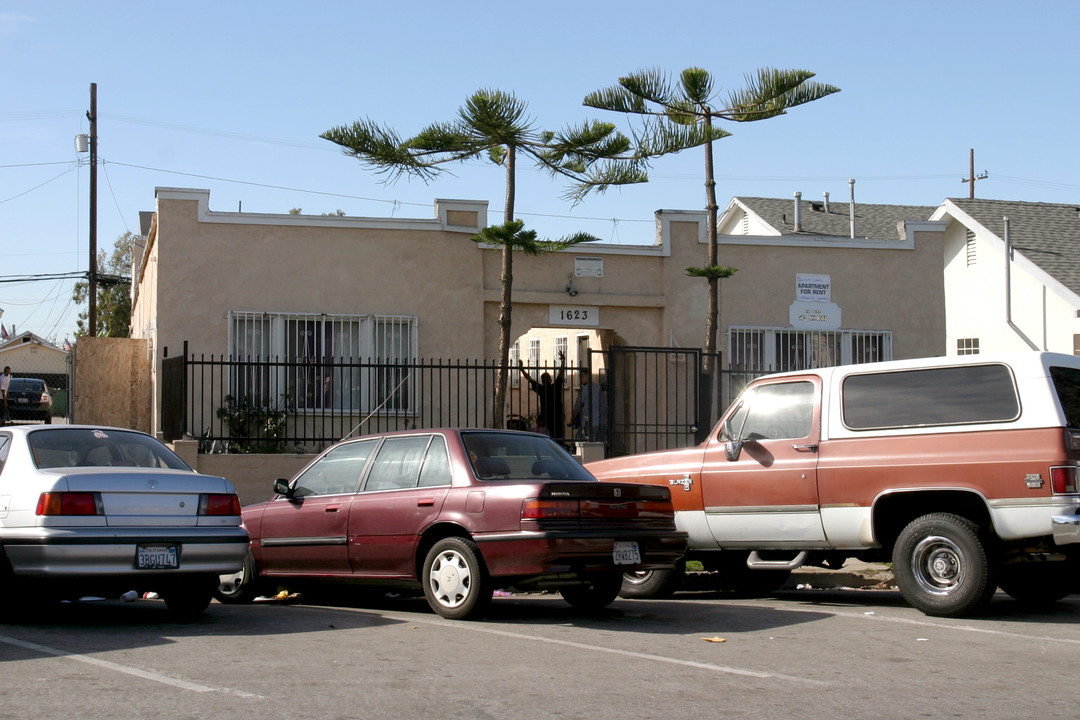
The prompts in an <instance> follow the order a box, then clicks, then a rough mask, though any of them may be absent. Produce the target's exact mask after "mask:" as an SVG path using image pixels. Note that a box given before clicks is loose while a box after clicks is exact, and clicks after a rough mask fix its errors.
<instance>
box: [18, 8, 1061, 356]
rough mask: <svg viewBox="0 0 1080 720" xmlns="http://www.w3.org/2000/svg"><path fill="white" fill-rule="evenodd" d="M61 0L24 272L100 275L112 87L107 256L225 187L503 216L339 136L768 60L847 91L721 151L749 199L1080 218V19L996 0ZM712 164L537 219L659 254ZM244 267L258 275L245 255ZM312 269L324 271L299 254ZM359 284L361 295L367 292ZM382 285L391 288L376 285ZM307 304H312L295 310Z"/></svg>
mask: <svg viewBox="0 0 1080 720" xmlns="http://www.w3.org/2000/svg"><path fill="white" fill-rule="evenodd" d="M670 7H674V8H675V9H674V10H670V11H669V10H666V9H664V6H663V4H660V3H655V2H642V1H640V0H627V1H626V2H589V1H588V0H586V1H585V2H581V0H577V1H576V2H565V1H564V0H553V1H551V2H547V3H513V2H510V3H508V2H505V1H502V2H468V1H463V2H458V3H447V2H433V1H429V0H414V1H413V2H400V3H374V2H362V3H360V2H319V1H315V2H308V3H299V2H278V1H273V0H269V1H263V2H243V1H236V2H221V1H220V0H215V1H214V2H205V1H203V0H194V1H192V0H188V1H186V2H182V3H159V2H116V1H110V0H99V1H97V2H92V3H87V2H81V1H80V2H73V1H72V2H42V1H41V0H0V67H3V68H4V72H3V73H0V138H2V143H0V238H2V245H0V248H2V249H0V252H2V255H0V267H2V270H0V278H4V279H6V278H9V277H11V276H20V275H31V274H41V273H62V272H71V271H85V270H86V268H87V264H88V242H89V230H88V227H89V215H88V208H89V200H88V198H89V189H88V188H89V167H88V165H87V164H86V156H85V155H83V156H81V157H82V162H81V163H80V161H79V160H80V156H79V155H77V154H76V152H75V148H74V137H75V135H77V134H78V133H83V132H87V131H88V129H89V124H88V121H87V119H86V117H85V112H86V111H87V109H88V108H89V97H90V91H89V88H90V84H91V83H97V87H98V91H97V92H98V113H99V122H98V132H99V155H100V161H101V164H100V165H99V171H98V188H99V190H98V245H99V247H100V248H105V249H111V248H112V245H113V243H114V242H115V240H116V239H117V238H118V237H119V236H120V235H122V234H123V233H124V232H126V231H132V232H138V229H139V211H143V210H153V209H154V189H155V187H190V188H207V189H209V190H210V192H211V194H210V208H211V210H220V211H233V210H237V209H238V208H242V209H243V210H244V211H245V212H271V213H275V212H279V213H287V212H288V211H289V210H290V209H291V208H302V209H303V211H304V212H305V213H313V214H318V213H323V212H335V211H337V210H339V209H340V210H343V211H344V212H345V213H347V214H348V215H359V216H372V217H385V216H395V217H431V215H432V212H433V210H432V202H433V200H434V199H435V198H467V199H483V200H488V201H489V202H490V204H491V205H490V207H491V210H492V212H493V215H492V219H493V220H494V221H497V220H498V219H499V213H500V210H501V204H502V197H503V182H502V181H503V176H502V171H501V169H498V168H495V167H493V166H490V165H470V166H457V167H456V168H453V172H454V175H453V176H445V177H444V178H442V179H440V180H437V181H435V182H434V183H432V184H428V185H425V184H424V183H422V182H418V181H410V180H405V179H403V180H400V181H399V182H397V183H396V184H394V185H389V186H388V185H384V184H382V183H381V182H380V178H379V176H376V175H374V174H373V173H371V172H370V171H368V170H365V169H364V168H363V167H362V166H361V165H360V164H359V163H358V162H357V161H355V160H353V159H351V158H348V157H345V156H344V155H342V154H341V153H340V152H339V150H338V149H337V148H336V146H333V145H331V144H330V143H328V142H326V141H323V140H321V139H319V134H320V133H321V132H323V131H325V130H327V129H328V128H330V127H332V126H335V125H340V124H345V123H349V122H351V121H353V120H355V119H358V118H360V117H363V116H369V117H371V118H373V119H376V120H378V121H380V122H384V123H386V124H388V125H390V126H392V127H394V128H395V129H397V130H398V131H399V132H400V133H401V134H402V135H403V136H408V135H411V134H413V133H415V132H416V131H417V130H419V129H420V128H421V127H423V126H424V125H426V124H428V123H430V122H434V121H442V120H450V119H452V118H453V117H454V114H455V112H456V110H457V108H458V107H459V106H460V105H461V103H462V102H463V101H464V99H465V98H466V97H467V96H468V95H469V94H470V93H472V92H473V91H474V90H477V89H479V88H497V89H501V90H505V91H509V92H513V93H515V94H516V95H518V97H520V98H522V99H524V100H526V101H527V102H528V103H529V107H530V111H531V114H532V116H533V118H534V119H535V121H536V124H537V125H538V126H540V127H546V128H559V127H562V126H564V125H567V124H571V123H576V122H578V121H580V120H582V119H584V118H588V117H598V118H603V119H607V120H611V121H615V122H618V123H624V122H625V120H624V119H623V118H622V117H621V116H616V115H611V114H608V115H605V114H603V113H600V112H599V111H596V110H592V109H590V108H585V107H583V106H581V100H582V98H583V97H584V96H585V95H586V94H587V93H589V92H590V91H592V90H595V89H599V88H601V87H607V86H609V85H612V84H614V83H615V82H616V80H617V79H618V77H619V76H620V75H623V74H626V73H628V72H631V71H634V70H637V69H640V68H646V67H659V68H662V69H664V70H667V71H669V72H671V73H673V74H675V73H678V71H680V70H682V69H683V68H685V67H688V66H692V65H697V66H700V67H703V68H705V69H707V70H709V71H710V72H712V73H713V74H714V75H715V77H716V79H717V81H718V83H719V84H720V85H722V86H723V87H724V88H733V89H734V88H737V87H739V86H741V85H742V84H743V76H744V75H745V74H746V73H750V72H753V71H755V70H756V69H757V68H759V67H766V66H771V67H778V68H801V69H807V70H811V71H814V72H816V73H817V79H818V80H820V81H822V82H827V83H831V84H833V85H837V86H839V87H840V88H841V89H842V92H841V93H839V94H838V95H834V96H832V97H829V98H825V99H823V100H821V101H818V102H816V103H812V104H810V105H805V106H802V107H799V108H796V109H794V110H793V111H792V112H791V113H790V114H788V115H787V116H783V117H779V118H775V119H772V120H768V121H764V122H760V123H755V124H747V125H737V126H730V127H728V128H727V129H729V130H730V131H732V132H733V133H734V135H733V136H732V137H730V138H726V139H725V140H723V141H721V142H720V143H719V145H718V146H717V165H716V166H717V172H718V186H717V191H718V196H719V198H720V203H721V206H723V205H726V203H727V202H728V201H729V200H730V199H731V198H732V197H734V196H740V195H741V196H766V197H784V198H789V197H791V196H792V194H793V193H794V192H795V191H800V192H802V193H803V197H804V198H807V199H816V198H820V197H821V195H822V193H823V192H829V193H830V197H831V198H832V200H833V201H834V202H836V201H840V202H846V201H847V198H848V182H847V181H848V178H854V179H855V180H856V186H855V197H856V201H857V202H866V203H896V204H913V205H931V206H934V205H938V204H940V203H941V202H942V200H943V199H945V198H947V197H966V196H967V193H968V187H967V185H966V184H964V183H961V178H964V177H966V176H967V173H968V152H969V149H971V148H974V149H975V164H976V168H975V169H976V172H978V173H981V172H982V171H984V170H985V171H988V172H989V178H987V179H986V180H980V181H979V182H978V183H977V185H976V194H977V196H978V197H986V198H998V199H1008V200H1031V201H1041V202H1052V203H1068V202H1077V203H1078V204H1080V176H1078V175H1077V158H1078V156H1080V153H1078V150H1080V137H1078V134H1077V132H1076V118H1077V117H1078V116H1080V113H1078V112H1077V110H1078V108H1077V105H1078V102H1080V101H1078V97H1080V93H1078V92H1077V89H1076V81H1075V76H1074V73H1075V72H1076V70H1077V65H1078V62H1077V60H1078V59H1080V53H1078V51H1077V38H1076V30H1077V28H1078V27H1080V5H1078V4H1076V3H1065V2H1049V1H1047V2H1043V1H1041V0H1037V1H1036V2H1034V3H1029V4H1027V5H1023V4H1017V3H1006V2H1001V1H999V0H981V1H979V2H959V1H957V2H923V1H921V0H920V1H912V2H906V3H883V2H866V1H865V0H860V1H858V2H830V1H828V0H826V2H820V3H806V2H788V1H786V0H777V1H773V2H757V3H751V2H731V1H729V0H721V1H719V2H710V3H706V2H691V3H684V4H681V5H676V6H670ZM702 164H703V161H702V156H701V153H700V151H688V152H684V153H682V154H681V155H678V156H672V157H668V158H664V159H660V160H658V161H657V162H656V163H655V165H654V167H653V169H652V171H651V173H650V177H651V182H649V183H648V184H646V185H639V186H632V187H627V188H623V189H616V190H612V191H609V192H608V193H607V194H606V195H602V196H597V197H593V198H590V199H588V200H586V201H585V202H584V203H582V204H579V205H577V206H576V207H574V206H572V205H571V204H570V203H568V202H565V201H563V200H561V199H560V197H561V195H562V192H563V190H564V188H563V186H562V185H560V184H559V183H558V182H555V181H552V180H549V179H548V178H547V177H546V176H545V175H542V174H539V173H534V172H532V171H531V170H530V169H528V168H523V171H522V172H521V173H520V179H519V185H520V186H519V192H518V200H517V209H518V212H519V216H520V217H522V218H524V219H525V220H526V221H527V222H528V223H529V224H530V225H531V226H532V227H534V228H536V229H537V230H538V231H540V233H541V235H543V236H547V237H557V236H561V235H563V234H566V233H567V232H570V231H573V230H584V231H587V232H591V233H593V234H594V235H597V236H599V237H600V238H602V239H604V240H607V241H612V242H620V243H624V244H630V243H635V244H636V243H649V242H651V241H652V239H653V233H654V228H653V213H654V211H655V210H657V209H660V208H669V209H686V210H696V209H701V208H703V206H704V203H705V199H704V190H703V186H702ZM238 260H239V259H238ZM295 261H296V262H298V263H302V262H303V255H302V253H301V254H298V256H297V258H296V259H295ZM417 261H418V262H429V261H431V259H430V258H418V259H417ZM365 280H367V279H365V278H364V277H363V269H362V268H357V281H358V282H364V281H365ZM371 281H372V282H378V281H379V280H378V279H377V278H374V279H371ZM72 285H73V281H70V280H65V281H49V282H34V283H21V282H20V283H10V282H4V283H0V308H3V310H4V315H3V317H2V319H0V322H2V323H3V324H4V325H5V326H6V328H7V329H8V330H9V331H10V330H11V328H12V326H13V325H14V326H16V327H17V329H18V330H19V331H22V330H32V331H34V332H36V333H38V334H40V335H43V336H45V337H50V338H52V337H55V338H56V340H57V342H58V343H59V342H62V341H63V338H64V336H65V335H73V332H74V329H75V318H76V312H77V309H76V308H75V306H74V305H73V304H72V303H71V302H70V296H71V289H72ZM293 309H294V310H304V308H293Z"/></svg>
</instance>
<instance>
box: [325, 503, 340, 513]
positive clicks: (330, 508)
mask: <svg viewBox="0 0 1080 720" xmlns="http://www.w3.org/2000/svg"><path fill="white" fill-rule="evenodd" d="M324 509H325V510H326V512H337V511H338V510H340V509H341V503H334V504H333V505H327V506H326V507H325V508H324Z"/></svg>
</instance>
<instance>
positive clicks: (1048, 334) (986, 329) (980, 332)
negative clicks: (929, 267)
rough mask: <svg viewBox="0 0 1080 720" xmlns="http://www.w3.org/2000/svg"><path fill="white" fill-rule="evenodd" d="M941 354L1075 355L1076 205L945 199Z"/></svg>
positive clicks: (940, 212) (1078, 330)
mask: <svg viewBox="0 0 1080 720" xmlns="http://www.w3.org/2000/svg"><path fill="white" fill-rule="evenodd" d="M931 219H932V220H936V221H941V222H944V223H946V230H945V243H944V245H945V269H944V278H945V315H946V345H947V350H948V352H949V354H959V355H967V354H977V353H987V352H998V351H1008V350H1028V349H1030V350H1051V351H1054V352H1063V353H1071V354H1080V317H1078V316H1080V207H1078V206H1076V205H1055V204H1049V203H1034V202H1012V201H1006V200H981V199H953V200H946V201H945V202H944V203H942V205H941V206H940V207H939V208H938V209H937V210H936V211H935V212H934V214H933V215H932V216H931Z"/></svg>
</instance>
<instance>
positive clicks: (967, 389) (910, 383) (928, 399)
mask: <svg viewBox="0 0 1080 720" xmlns="http://www.w3.org/2000/svg"><path fill="white" fill-rule="evenodd" d="M843 392H844V394H843V407H844V424H845V425H847V427H849V428H851V429H853V430H876V429H884V428H901V427H925V426H927V425H964V424H970V423H985V422H1008V421H1010V420H1015V419H1016V418H1017V417H1018V416H1019V414H1020V400H1019V399H1018V398H1017V395H1016V385H1015V383H1014V382H1013V377H1012V372H1011V371H1010V370H1009V368H1008V367H1006V366H1005V365H1000V364H993V365H964V366H959V367H945V368H927V369H923V370H900V371H897V372H882V373H867V374H862V375H851V376H849V377H847V378H846V379H845V380H844V387H843Z"/></svg>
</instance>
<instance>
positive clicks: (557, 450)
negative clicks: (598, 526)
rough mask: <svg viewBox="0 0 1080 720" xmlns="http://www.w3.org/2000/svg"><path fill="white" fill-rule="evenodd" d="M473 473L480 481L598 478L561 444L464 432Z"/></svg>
mask: <svg viewBox="0 0 1080 720" xmlns="http://www.w3.org/2000/svg"><path fill="white" fill-rule="evenodd" d="M461 439H462V441H463V442H464V443H465V449H466V450H467V451H468V453H469V462H470V463H472V467H473V472H475V473H476V476H477V477H478V478H480V479H481V480H536V479H547V478H552V479H558V480H583V481H590V482H595V481H596V478H594V477H593V476H592V475H590V474H589V472H588V471H587V470H586V469H585V468H583V467H582V466H581V463H579V462H578V461H577V460H575V459H574V458H573V457H572V456H571V455H570V453H568V452H566V450H564V449H563V448H562V446H561V445H559V444H557V443H556V442H555V441H553V440H552V439H551V438H548V437H544V436H542V435H532V434H529V433H514V432H482V431H481V432H463V433H462V434H461Z"/></svg>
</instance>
